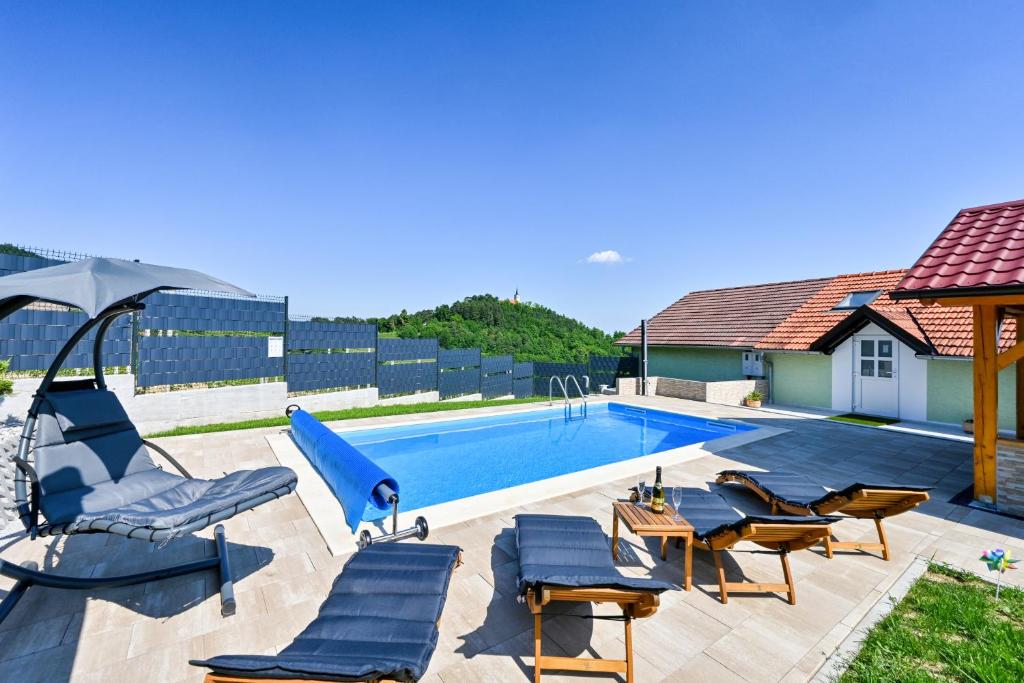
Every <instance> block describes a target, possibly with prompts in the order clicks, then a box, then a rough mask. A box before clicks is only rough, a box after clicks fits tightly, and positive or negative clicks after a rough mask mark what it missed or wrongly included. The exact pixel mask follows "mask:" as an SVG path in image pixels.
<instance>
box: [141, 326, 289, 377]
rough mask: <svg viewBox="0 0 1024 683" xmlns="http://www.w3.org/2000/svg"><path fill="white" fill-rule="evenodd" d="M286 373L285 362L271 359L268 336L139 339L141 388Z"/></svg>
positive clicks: (273, 375)
mask: <svg viewBox="0 0 1024 683" xmlns="http://www.w3.org/2000/svg"><path fill="white" fill-rule="evenodd" d="M282 374H284V359H283V358H269V357H268V355H267V338H266V337H256V336H250V337H236V336H232V337H207V336H192V335H180V336H173V337H155V336H144V337H140V339H139V374H138V376H137V377H136V378H135V382H136V384H137V385H138V386H140V387H152V386H157V385H162V384H197V383H206V382H219V381H229V380H244V379H254V378H260V377H277V376H280V375H282Z"/></svg>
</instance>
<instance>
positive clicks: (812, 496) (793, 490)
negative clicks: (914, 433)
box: [719, 470, 932, 511]
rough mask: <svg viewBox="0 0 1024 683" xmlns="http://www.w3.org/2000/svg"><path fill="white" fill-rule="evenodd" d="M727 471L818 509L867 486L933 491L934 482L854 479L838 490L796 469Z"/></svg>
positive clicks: (785, 498) (797, 503) (786, 500)
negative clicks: (920, 484)
mask: <svg viewBox="0 0 1024 683" xmlns="http://www.w3.org/2000/svg"><path fill="white" fill-rule="evenodd" d="M722 475H727V476H733V477H740V478H742V479H746V480H747V481H749V482H750V483H751V484H753V485H754V486H755V487H757V488H758V489H760V490H762V491H764V492H765V493H767V494H768V496H769V497H770V498H774V499H775V500H778V501H779V502H782V503H786V504H788V505H791V506H793V507H804V508H807V509H808V510H811V511H817V508H819V507H821V506H822V505H824V504H825V503H828V502H830V501H832V500H833V499H835V498H845V497H849V496H850V495H852V494H853V493H855V492H856V491H860V490H863V489H879V490H908V491H922V492H923V491H930V490H931V489H932V487H931V486H914V485H907V484H874V483H861V482H854V483H852V484H850V485H848V486H846V487H845V488H843V489H840V490H838V491H829V490H828V489H827V488H825V487H824V486H822V485H821V484H819V483H817V482H816V481H814V480H812V479H810V478H808V477H805V476H804V475H802V474H796V473H793V472H754V471H750V470H724V471H722V472H719V476H722Z"/></svg>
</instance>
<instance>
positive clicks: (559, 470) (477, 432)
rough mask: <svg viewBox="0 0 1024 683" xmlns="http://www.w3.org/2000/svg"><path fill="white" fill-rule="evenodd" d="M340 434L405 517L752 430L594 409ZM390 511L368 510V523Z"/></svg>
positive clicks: (608, 407) (616, 407) (617, 408)
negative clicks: (396, 498) (385, 482)
mask: <svg viewBox="0 0 1024 683" xmlns="http://www.w3.org/2000/svg"><path fill="white" fill-rule="evenodd" d="M574 411H575V412H574V413H573V418H572V419H571V420H566V419H565V412H564V409H563V408H562V407H558V408H547V409H544V410H534V411H529V412H524V413H512V414H506V415H495V416H491V417H480V418H471V419H463V420H450V421H447V422H433V423H429V424H420V425H409V426H405V427H383V428H378V429H367V430H362V431H356V432H342V433H341V437H342V438H343V439H345V440H346V441H348V442H349V443H350V444H352V445H353V446H355V447H356V448H357V449H359V450H360V451H361V452H362V453H363V454H364V455H365V456H366V457H368V458H369V459H370V460H373V461H374V462H376V463H377V464H378V465H379V466H380V467H381V468H382V469H383V470H384V471H385V472H387V473H388V474H390V475H391V476H392V477H394V478H395V479H396V480H397V481H398V485H399V487H400V488H401V499H402V509H403V510H413V509H417V508H421V507H425V506H427V505H436V504H438V503H445V502H448V501H451V500H457V499H459V498H466V497H468V496H475V495H477V494H480V493H487V492H489V491H497V490H499V489H505V488H509V487H511V486H517V485H519V484H526V483H529V482H533V481H539V480H541V479H547V478H549V477H557V476H558V475H561V474H568V473H570V472H578V471H580V470H585V469H589V468H591V467H599V466H601V465H607V464H609V463H613V462H620V461H622V460H629V459H630V458H635V457H638V456H641V455H649V454H651V453H658V452H660V451H667V450H669V449H671V448H679V447H680V446H687V445H689V444H694V443H699V442H702V441H708V440H711V439H717V438H719V437H722V436H728V435H730V434H735V433H737V432H744V431H748V430H750V429H753V427H750V426H747V425H742V424H733V423H727V422H718V421H712V420H707V419H704V418H699V417H692V416H689V415H678V414H676V413H666V412H662V411H658V410H647V409H640V408H635V407H633V406H626V405H623V404H619V403H597V404H594V405H591V406H590V407H589V410H588V414H587V417H586V419H582V418H580V417H579V416H578V414H579V413H578V411H579V407H578V406H574ZM387 514H388V513H387V511H381V510H377V509H371V508H368V509H367V511H366V514H365V515H364V516H363V519H366V520H370V519H379V518H381V517H385V516H387Z"/></svg>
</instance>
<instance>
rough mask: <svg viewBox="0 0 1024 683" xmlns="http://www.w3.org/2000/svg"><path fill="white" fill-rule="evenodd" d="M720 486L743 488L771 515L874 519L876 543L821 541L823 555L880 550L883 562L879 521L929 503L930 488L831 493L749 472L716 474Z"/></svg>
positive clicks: (798, 478)
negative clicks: (769, 509) (767, 506)
mask: <svg viewBox="0 0 1024 683" xmlns="http://www.w3.org/2000/svg"><path fill="white" fill-rule="evenodd" d="M717 481H718V483H719V484H722V483H725V482H734V483H737V484H744V485H745V486H746V487H747V488H749V489H750V490H751V491H753V492H754V493H756V494H757V495H759V496H760V497H761V498H763V499H764V500H765V501H767V502H768V503H769V504H770V505H771V506H772V512H780V511H781V512H788V513H790V514H795V515H831V514H835V513H841V514H844V515H848V516H850V517H857V518H859V519H873V520H874V521H875V529H876V530H877V532H878V543H859V542H855V541H836V540H833V539H832V537H831V536H828V537H826V538H825V539H824V543H825V554H826V555H827V556H828V557H830V558H831V557H832V556H833V553H834V551H836V550H881V551H882V559H884V560H888V559H889V539H888V538H887V537H886V535H885V527H883V526H882V520H883V519H885V518H886V517H892V516H893V515H898V514H900V513H901V512H906V511H907V510H912V509H913V508H916V507H917V506H918V505H920V504H921V503H923V502H925V501H927V500H928V491H930V490H931V487H930V486H902V485H890V484H861V483H854V484H850V485H849V486H847V487H846V488H844V489H841V490H838V491H830V490H829V489H827V488H825V487H824V486H822V485H821V484H819V483H817V482H815V481H813V480H811V479H809V478H807V477H805V476H803V475H801V474H793V473H790V472H751V471H741V470H725V471H723V472H719V473H718V479H717Z"/></svg>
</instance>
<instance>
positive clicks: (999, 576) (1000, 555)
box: [978, 548, 1020, 600]
mask: <svg viewBox="0 0 1024 683" xmlns="http://www.w3.org/2000/svg"><path fill="white" fill-rule="evenodd" d="M978 559H979V560H981V561H982V562H984V563H985V564H986V565H987V566H988V570H989V571H990V572H997V573H996V599H997V600H998V599H999V589H1000V588H1002V583H1003V574H1004V573H1005V572H1006V570H1007V569H1016V568H1017V567H1015V566H1014V565H1016V564H1017V563H1018V562H1020V560H1018V559H1016V558H1014V557H1013V556H1012V555H1010V553H1009V552H1007V551H1005V550H1003V549H1002V548H996V549H995V550H986V551H985V552H983V553H982V554H981V557H979V558H978Z"/></svg>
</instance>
